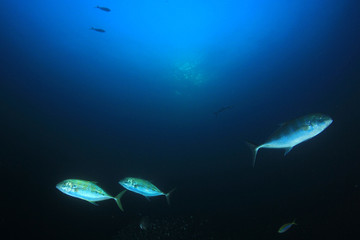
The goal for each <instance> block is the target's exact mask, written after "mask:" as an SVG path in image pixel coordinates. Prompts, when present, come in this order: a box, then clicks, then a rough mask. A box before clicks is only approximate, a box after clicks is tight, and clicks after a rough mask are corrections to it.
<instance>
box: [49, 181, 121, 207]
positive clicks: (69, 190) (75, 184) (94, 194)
mask: <svg viewBox="0 0 360 240" xmlns="http://www.w3.org/2000/svg"><path fill="white" fill-rule="evenodd" d="M56 188H57V189H59V190H60V191H61V192H62V193H65V194H67V195H69V196H71V197H75V198H79V199H82V200H85V201H88V202H90V203H93V204H94V203H95V202H98V201H103V200H108V199H114V200H115V201H116V203H117V205H118V206H119V208H120V209H121V210H122V211H123V207H122V205H121V202H120V198H121V197H122V195H123V194H124V193H125V191H123V192H121V193H119V194H118V195H117V196H116V197H113V196H111V195H109V194H108V193H106V192H105V191H104V190H103V189H102V188H101V187H99V186H98V185H97V184H96V183H95V182H92V181H86V180H80V179H66V180H64V181H62V182H60V183H58V184H57V185H56Z"/></svg>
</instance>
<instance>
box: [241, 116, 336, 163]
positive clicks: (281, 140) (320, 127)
mask: <svg viewBox="0 0 360 240" xmlns="http://www.w3.org/2000/svg"><path fill="white" fill-rule="evenodd" d="M332 122H333V120H332V119H331V117H329V116H327V115H324V114H321V113H316V114H310V115H306V116H303V117H300V118H297V119H294V120H292V121H290V122H286V123H283V124H281V126H280V128H279V129H277V130H276V131H275V132H274V133H273V134H272V135H271V136H270V138H269V140H268V141H266V142H265V143H263V144H261V145H259V146H256V145H254V144H251V143H248V145H249V146H250V148H251V149H252V151H253V167H254V166H255V160H256V155H257V152H258V150H259V149H260V148H284V149H285V154H284V155H286V154H288V153H289V152H290V151H291V149H292V148H293V147H294V146H296V145H298V144H299V143H302V142H304V141H306V140H309V139H310V138H313V137H315V136H316V135H318V134H319V133H321V132H322V131H324V130H325V128H327V127H328V126H329V125H330V124H331V123H332Z"/></svg>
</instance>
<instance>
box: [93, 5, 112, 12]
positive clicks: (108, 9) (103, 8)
mask: <svg viewBox="0 0 360 240" xmlns="http://www.w3.org/2000/svg"><path fill="white" fill-rule="evenodd" d="M96 8H98V9H100V10H103V11H105V12H110V11H111V10H110V8H107V7H100V6H96Z"/></svg>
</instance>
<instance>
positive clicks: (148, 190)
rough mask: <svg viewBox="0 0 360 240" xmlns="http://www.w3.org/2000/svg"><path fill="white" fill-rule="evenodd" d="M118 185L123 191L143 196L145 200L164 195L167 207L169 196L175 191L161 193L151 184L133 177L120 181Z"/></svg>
mask: <svg viewBox="0 0 360 240" xmlns="http://www.w3.org/2000/svg"><path fill="white" fill-rule="evenodd" d="M119 184H120V185H121V186H123V187H124V188H125V189H127V190H129V191H131V192H135V193H138V194H140V195H143V196H144V197H146V198H148V197H156V196H162V195H164V196H165V197H166V201H167V203H168V204H169V205H170V194H171V193H172V192H173V191H174V190H175V188H174V189H172V190H171V191H170V192H168V193H163V192H162V191H160V190H159V189H158V188H157V187H156V186H155V185H154V184H152V183H151V182H149V181H147V180H144V179H140V178H133V177H126V178H124V179H122V180H120V181H119Z"/></svg>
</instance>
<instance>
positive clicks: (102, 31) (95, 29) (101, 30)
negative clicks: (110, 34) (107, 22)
mask: <svg viewBox="0 0 360 240" xmlns="http://www.w3.org/2000/svg"><path fill="white" fill-rule="evenodd" d="M90 30H94V31H97V32H101V33H104V32H105V30H104V29H102V28H94V27H91V28H90Z"/></svg>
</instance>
